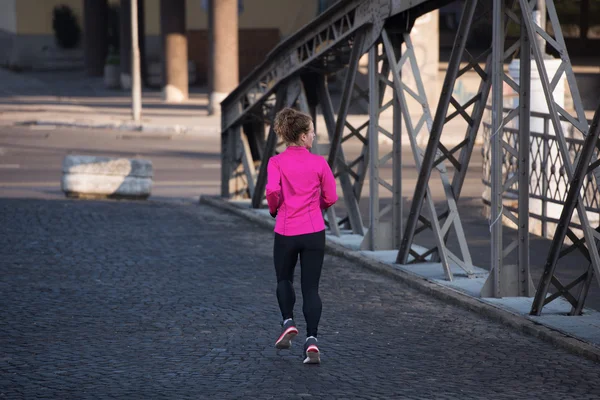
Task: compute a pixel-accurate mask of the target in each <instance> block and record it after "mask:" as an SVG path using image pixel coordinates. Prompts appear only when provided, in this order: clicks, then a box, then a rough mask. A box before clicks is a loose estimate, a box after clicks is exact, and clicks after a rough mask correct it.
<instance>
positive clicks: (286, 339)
mask: <svg viewBox="0 0 600 400" xmlns="http://www.w3.org/2000/svg"><path fill="white" fill-rule="evenodd" d="M282 325H283V329H282V332H281V335H280V336H279V339H277V342H275V347H276V348H277V349H289V348H290V347H292V339H293V338H295V337H296V335H297V334H298V329H296V324H295V323H294V320H292V319H288V320H286V322H284V323H283V324H282Z"/></svg>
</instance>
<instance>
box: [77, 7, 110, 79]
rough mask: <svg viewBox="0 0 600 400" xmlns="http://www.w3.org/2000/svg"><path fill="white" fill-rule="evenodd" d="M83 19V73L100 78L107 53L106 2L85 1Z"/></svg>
mask: <svg viewBox="0 0 600 400" xmlns="http://www.w3.org/2000/svg"><path fill="white" fill-rule="evenodd" d="M83 19H84V24H85V31H84V35H83V38H84V46H83V49H84V63H85V71H86V73H87V74H88V75H89V76H102V75H103V74H104V63H105V61H106V55H107V53H108V40H107V39H108V37H107V35H108V1H107V0H85V1H84V3H83Z"/></svg>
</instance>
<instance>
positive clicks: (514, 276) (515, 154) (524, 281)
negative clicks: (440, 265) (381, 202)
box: [481, 0, 536, 297]
mask: <svg viewBox="0 0 600 400" xmlns="http://www.w3.org/2000/svg"><path fill="white" fill-rule="evenodd" d="M512 3H514V2H512ZM535 4H536V0H527V1H526V2H523V3H521V7H523V9H520V11H521V12H520V13H518V12H514V11H513V10H512V8H513V7H510V8H506V7H505V3H504V2H500V1H497V2H494V9H493V37H494V43H493V51H492V60H491V62H492V131H493V132H492V135H491V136H490V142H491V143H490V146H491V149H492V150H491V151H492V164H491V171H492V174H493V176H492V182H493V183H492V194H491V196H492V197H491V204H492V205H491V217H490V221H491V222H490V232H491V234H492V240H491V249H490V250H491V255H492V260H491V269H490V274H489V276H488V279H487V281H486V282H485V284H484V286H483V288H482V290H481V296H482V297H512V296H526V297H529V296H531V295H532V294H533V290H534V289H533V282H532V281H531V275H530V268H529V267H530V266H529V169H530V166H529V163H530V160H529V158H530V156H529V154H530V129H529V128H530V127H529V118H530V98H529V95H530V86H531V63H530V61H529V59H530V54H531V43H530V42H531V40H530V39H531V38H530V37H529V35H528V34H527V30H526V29H525V28H524V27H523V26H521V30H520V32H521V37H520V40H517V41H515V43H513V44H511V45H510V46H505V38H506V33H505V32H506V31H508V29H507V28H508V26H509V24H510V23H511V22H513V23H516V24H517V25H520V24H521V20H522V19H523V18H527V16H526V15H527V11H529V13H531V10H532V9H533V6H534V5H535ZM519 14H520V18H519ZM505 48H506V50H505ZM516 55H520V60H521V61H526V62H520V64H519V65H520V70H519V84H517V83H516V82H515V81H514V80H513V79H512V78H511V77H510V76H508V74H506V73H505V72H504V63H505V61H507V60H510V59H512V58H513V57H515V56H516ZM504 83H506V84H507V85H508V86H510V87H511V88H512V89H513V90H514V91H515V92H516V93H518V96H519V104H518V106H517V107H516V108H513V109H511V110H510V111H509V112H508V113H507V115H506V116H504V111H503V110H504V108H503V84H504ZM517 117H518V118H519V139H518V141H515V142H513V143H511V141H510V140H509V139H510V135H508V134H505V132H504V130H503V127H504V126H506V125H507V124H508V123H510V122H511V121H512V120H514V119H515V118H517ZM506 158H510V159H512V160H511V163H510V164H511V165H512V166H513V168H514V171H512V172H513V174H512V175H511V176H509V177H507V179H506V180H503V176H504V175H503V173H502V166H503V160H504V159H506ZM511 188H512V189H515V188H516V189H517V190H518V193H519V194H518V212H517V213H513V212H512V211H510V209H509V208H505V207H504V204H503V199H504V197H505V193H507V192H508V191H509V189H511ZM521 189H522V190H521ZM504 217H506V218H507V219H508V220H510V221H511V222H512V223H513V224H514V225H515V226H516V227H517V231H518V235H517V239H515V240H513V241H512V242H511V243H510V244H509V245H508V246H506V247H504V244H503V242H502V230H503V226H502V219H503V218H504ZM515 250H516V251H517V259H516V262H514V261H513V262H511V261H510V259H509V256H510V255H511V253H513V252H514V251H515Z"/></svg>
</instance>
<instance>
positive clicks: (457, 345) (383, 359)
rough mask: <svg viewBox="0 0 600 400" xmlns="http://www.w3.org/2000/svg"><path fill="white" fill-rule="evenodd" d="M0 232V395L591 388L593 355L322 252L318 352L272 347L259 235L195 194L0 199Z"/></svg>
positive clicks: (267, 259) (507, 395) (459, 395)
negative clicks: (311, 355) (310, 356)
mask: <svg viewBox="0 0 600 400" xmlns="http://www.w3.org/2000/svg"><path fill="white" fill-rule="evenodd" d="M0 240H1V243H2V245H1V247H0V253H1V258H0V260H1V261H0V276H1V277H2V278H1V281H0V292H1V296H2V299H3V307H2V308H1V311H0V321H1V326H2V328H1V330H2V332H1V335H0V348H1V349H2V355H1V356H0V388H1V393H2V396H3V397H4V398H15V399H16V398H28V399H29V398H38V397H39V398H94V399H97V398H109V397H120V398H194V399H198V398H214V399H225V398H227V399H228V398H290V399H291V398H328V399H331V398H365V399H366V398H415V399H417V398H418V399H428V398H441V399H468V398H477V399H514V398H545V399H551V398H578V399H592V398H598V397H599V396H600V389H599V388H598V385H597V382H598V379H600V368H598V365H597V364H595V363H593V362H591V361H587V360H585V359H582V358H579V357H577V356H574V355H571V354H569V353H566V352H564V351H561V350H556V349H554V348H553V347H552V346H551V345H549V344H547V343H545V342H542V341H540V340H538V339H535V338H532V337H529V336H523V335H521V334H518V333H516V332H515V331H513V330H512V329H509V328H506V327H503V326H501V325H498V324H496V323H493V322H489V321H487V320H485V319H483V318H480V317H479V316H477V315H474V314H472V313H470V312H467V311H464V310H462V309H459V308H456V307H454V306H450V305H446V304H444V303H442V302H440V301H437V300H434V299H432V298H429V297H427V296H425V295H422V294H420V293H418V292H415V291H413V290H411V289H409V288H407V287H405V286H403V285H401V284H399V283H396V282H393V281H391V280H389V279H386V278H383V277H379V276H377V275H374V274H373V273H370V272H365V271H364V270H362V269H361V268H360V267H358V266H357V265H354V264H352V263H350V262H348V261H345V260H342V259H339V258H336V257H332V256H327V257H326V267H325V270H324V274H323V282H322V288H321V294H322V297H323V303H324V313H323V318H322V324H321V330H320V333H321V335H320V340H321V342H320V343H321V347H322V351H323V363H322V364H321V366H317V367H313V366H306V365H303V364H302V362H301V354H300V353H301V348H300V346H299V344H300V343H297V344H296V346H295V347H293V349H292V350H291V351H290V352H282V353H281V354H277V353H276V351H275V349H274V348H273V342H274V340H275V338H276V336H277V334H278V329H279V327H278V320H279V316H278V310H277V306H276V301H275V296H274V290H275V282H274V276H273V271H272V269H273V268H272V264H271V249H272V244H271V241H272V234H271V233H270V232H268V231H265V230H258V229H257V228H256V227H255V226H254V225H252V224H250V223H248V222H246V221H244V220H242V219H240V218H238V217H235V216H232V215H228V214H222V213H221V212H217V211H215V210H214V209H211V208H209V207H207V206H199V205H196V204H185V203H181V204H176V203H160V202H153V201H150V202H124V201H95V202H90V201H73V200H18V199H3V200H0ZM298 295H299V301H301V296H300V293H299V291H298ZM296 311H297V319H298V322H299V324H300V330H301V335H300V338H301V339H303V337H304V335H303V328H304V323H303V321H302V318H301V311H300V307H299V305H298V306H297V307H296Z"/></svg>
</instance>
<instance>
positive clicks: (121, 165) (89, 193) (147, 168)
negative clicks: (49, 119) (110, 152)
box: [61, 155, 153, 199]
mask: <svg viewBox="0 0 600 400" xmlns="http://www.w3.org/2000/svg"><path fill="white" fill-rule="evenodd" d="M62 172H63V175H62V179H61V187H62V190H63V192H64V193H65V194H66V195H67V196H68V197H77V198H99V197H100V198H101V197H115V198H133V199H145V198H148V196H150V193H151V191H152V174H153V169H152V162H151V161H148V160H140V159H125V158H109V157H97V156H80V155H69V156H67V157H65V159H64V160H63V168H62Z"/></svg>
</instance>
